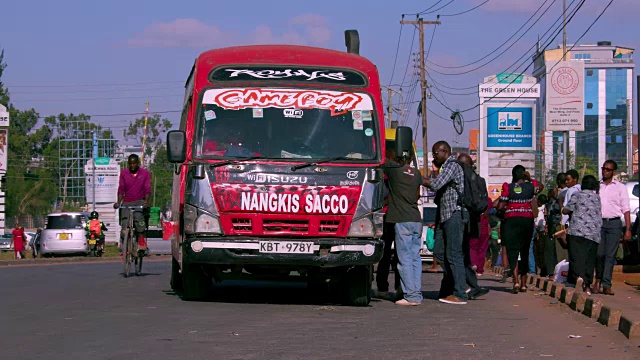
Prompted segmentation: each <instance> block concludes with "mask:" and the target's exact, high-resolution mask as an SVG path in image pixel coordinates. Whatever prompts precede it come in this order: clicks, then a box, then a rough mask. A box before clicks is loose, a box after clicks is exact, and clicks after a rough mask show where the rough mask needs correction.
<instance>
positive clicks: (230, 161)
mask: <svg viewBox="0 0 640 360" xmlns="http://www.w3.org/2000/svg"><path fill="white" fill-rule="evenodd" d="M262 158H264V156H249V157H245V158H239V159H229V160H227V161H221V162H219V163H215V164H211V165H209V166H210V167H212V168H215V167H218V166H224V165H230V164H237V163H239V162H243V161H249V160H255V159H262Z"/></svg>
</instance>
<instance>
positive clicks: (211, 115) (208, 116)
mask: <svg viewBox="0 0 640 360" xmlns="http://www.w3.org/2000/svg"><path fill="white" fill-rule="evenodd" d="M204 118H205V120H214V119H215V118H216V112H215V111H213V110H207V111H205V112H204Z"/></svg>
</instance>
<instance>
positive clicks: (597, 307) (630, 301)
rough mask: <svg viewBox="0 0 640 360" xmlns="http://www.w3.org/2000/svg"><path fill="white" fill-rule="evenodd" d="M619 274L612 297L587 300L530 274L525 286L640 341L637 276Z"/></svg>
mask: <svg viewBox="0 0 640 360" xmlns="http://www.w3.org/2000/svg"><path fill="white" fill-rule="evenodd" d="M619 270H620V271H614V273H613V288H612V289H613V291H614V292H615V295H613V296H610V295H603V294H593V295H591V296H587V294H585V293H583V292H582V291H577V289H575V288H570V287H565V286H564V285H562V284H556V283H554V282H553V281H552V280H547V278H545V277H540V276H538V275H531V274H530V275H529V279H528V281H527V283H528V284H529V287H530V288H532V289H537V290H538V291H539V293H538V294H537V295H540V294H542V295H544V294H547V295H549V296H550V297H552V298H554V299H557V300H558V301H559V302H560V303H564V304H566V305H567V306H569V307H570V308H571V309H573V310H575V311H577V312H580V313H582V314H583V315H585V316H587V317H589V318H591V319H593V320H594V321H597V322H599V323H600V324H602V325H605V326H607V327H610V328H613V329H616V330H618V331H620V332H622V333H623V334H624V335H625V336H626V337H627V338H629V339H640V273H625V272H622V271H621V269H619ZM493 272H494V273H496V274H502V273H503V272H504V269H503V268H501V267H495V268H493Z"/></svg>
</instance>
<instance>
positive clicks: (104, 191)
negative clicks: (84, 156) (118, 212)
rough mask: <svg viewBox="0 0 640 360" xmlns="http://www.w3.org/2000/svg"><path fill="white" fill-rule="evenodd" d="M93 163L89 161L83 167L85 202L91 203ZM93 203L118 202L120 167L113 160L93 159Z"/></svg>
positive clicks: (91, 160)
mask: <svg viewBox="0 0 640 360" xmlns="http://www.w3.org/2000/svg"><path fill="white" fill-rule="evenodd" d="M93 161H94V159H90V160H88V161H87V163H86V165H85V166H84V171H85V176H86V191H85V193H86V195H87V202H88V203H91V202H93V192H94V184H93V181H94V180H93V179H94V174H93V170H94V169H93ZM95 162H96V166H95V201H96V203H114V202H116V201H117V200H118V194H117V193H118V183H119V181H120V166H119V165H118V162H117V161H116V160H115V159H111V158H102V157H99V158H96V159H95Z"/></svg>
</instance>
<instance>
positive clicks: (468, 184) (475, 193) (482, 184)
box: [454, 161, 489, 216]
mask: <svg viewBox="0 0 640 360" xmlns="http://www.w3.org/2000/svg"><path fill="white" fill-rule="evenodd" d="M456 163H457V164H458V165H460V167H462V172H463V173H464V193H462V194H461V193H460V191H458V187H457V186H455V184H454V187H455V188H456V191H458V196H459V199H460V202H461V205H463V206H464V207H465V208H466V209H467V210H468V211H469V213H471V215H472V216H480V215H481V214H482V213H483V212H485V211H486V210H487V207H488V206H489V200H488V199H489V192H488V191H487V183H486V181H485V180H484V179H483V178H482V177H481V176H480V175H478V174H476V172H475V171H473V169H472V168H471V167H470V166H469V165H467V164H464V163H462V162H460V161H456Z"/></svg>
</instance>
